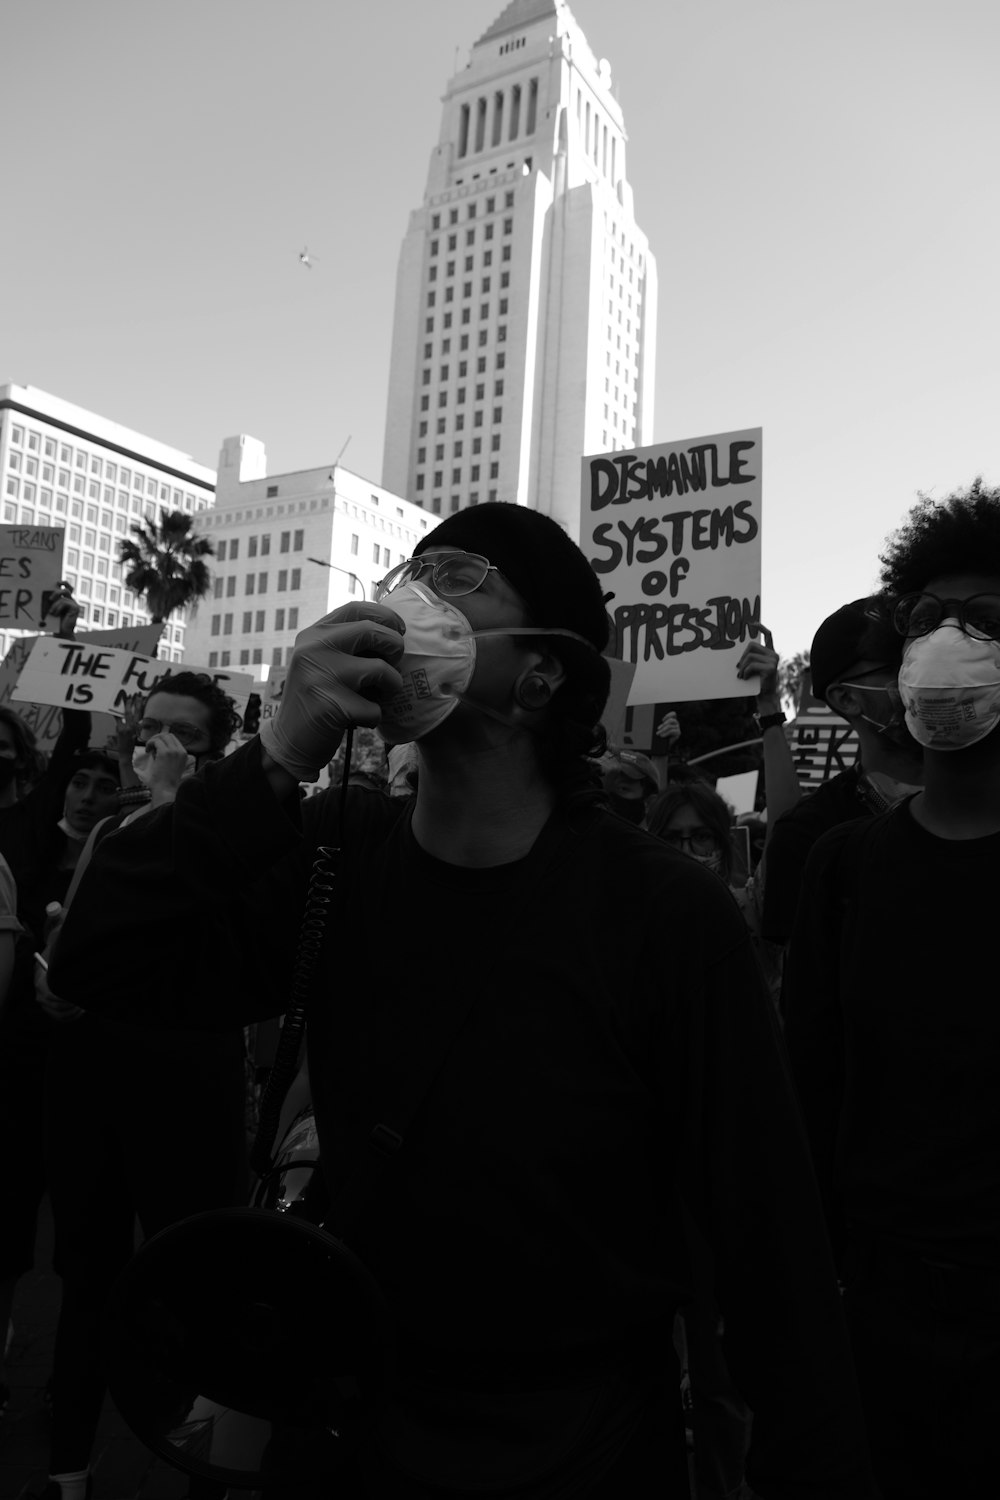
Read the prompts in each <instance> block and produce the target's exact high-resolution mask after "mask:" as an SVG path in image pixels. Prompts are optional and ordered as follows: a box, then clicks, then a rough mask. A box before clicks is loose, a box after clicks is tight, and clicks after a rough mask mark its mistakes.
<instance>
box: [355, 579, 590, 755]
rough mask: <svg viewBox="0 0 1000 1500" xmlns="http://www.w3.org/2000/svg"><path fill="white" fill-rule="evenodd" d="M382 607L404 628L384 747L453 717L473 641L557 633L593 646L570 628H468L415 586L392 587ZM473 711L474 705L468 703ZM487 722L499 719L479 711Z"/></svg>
mask: <svg viewBox="0 0 1000 1500" xmlns="http://www.w3.org/2000/svg"><path fill="white" fill-rule="evenodd" d="M388 607H389V608H390V609H391V610H393V611H394V613H396V614H397V615H399V617H400V619H401V620H402V622H403V624H404V625H405V626H406V634H405V635H404V636H403V654H402V656H401V657H400V659H399V661H398V662H396V663H395V667H396V670H397V672H398V673H399V675H400V676H401V677H402V679H403V687H402V691H401V692H399V693H397V694H396V696H395V697H394V698H392V699H390V701H389V702H388V703H385V704H383V705H382V718H381V721H380V723H379V726H378V728H379V733H380V734H381V736H382V738H383V739H384V740H385V741H386V743H387V744H389V745H404V744H408V743H410V742H412V741H413V740H421V739H423V738H424V736H425V735H427V734H430V732H431V730H432V729H436V728H437V727H438V725H439V724H443V723H444V721H445V719H447V717H448V715H449V714H452V713H454V711H455V709H456V708H457V707H458V705H459V703H460V702H462V701H463V699H464V697H465V693H466V691H467V689H468V686H469V684H470V682H471V681H472V675H473V673H474V672H475V670H476V641H477V640H478V639H481V638H482V637H483V636H490V635H508V636H510V635H526V636H541V635H561V636H568V637H569V638H570V639H571V640H574V641H581V642H582V643H583V644H584V645H586V646H589V647H590V649H591V650H592V651H593V650H594V649H595V648H594V646H593V644H592V643H591V642H590V641H588V640H586V639H585V637H584V636H581V635H577V633H576V632H575V631H573V630H553V629H544V628H541V627H539V628H537V629H536V628H535V627H534V626H530V625H520V626H518V625H510V626H502V627H498V628H496V629H493V630H473V628H472V626H471V625H470V623H469V621H468V619H467V618H466V616H465V615H464V614H463V613H462V611H461V610H460V609H456V607H455V606H454V605H453V604H452V603H451V602H450V601H449V600H447V599H441V598H439V597H438V595H437V594H435V593H433V592H432V590H430V589H428V588H426V587H425V586H424V585H423V584H421V583H408V584H404V586H403V587H402V588H399V589H395V590H394V591H393V593H392V594H391V595H390V597H389V600H388ZM468 701H470V702H472V704H473V707H479V706H480V705H478V704H476V703H475V702H474V700H468ZM483 712H484V713H487V714H488V715H489V717H490V718H497V719H502V720H503V722H507V721H506V720H505V719H503V715H501V714H497V713H494V711H493V710H492V709H486V708H485V706H484V707H483Z"/></svg>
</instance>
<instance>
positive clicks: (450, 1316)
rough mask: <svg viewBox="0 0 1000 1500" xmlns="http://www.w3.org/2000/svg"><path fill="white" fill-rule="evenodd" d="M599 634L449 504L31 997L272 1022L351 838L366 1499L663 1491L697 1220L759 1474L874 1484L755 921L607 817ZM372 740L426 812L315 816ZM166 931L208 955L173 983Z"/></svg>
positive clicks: (781, 1479)
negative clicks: (378, 1372) (311, 890)
mask: <svg viewBox="0 0 1000 1500" xmlns="http://www.w3.org/2000/svg"><path fill="white" fill-rule="evenodd" d="M607 640H608V623H607V615H606V611H605V605H604V600H603V597H602V593H601V588H600V584H599V582H598V579H597V577H596V575H595V574H594V572H593V570H592V568H591V567H590V565H589V563H588V562H587V560H586V558H585V557H584V555H583V553H582V552H581V551H580V549H579V548H578V547H577V546H576V544H575V543H574V542H572V541H571V540H570V538H569V537H568V536H567V535H566V533H565V532H564V531H563V530H562V528H561V527H560V526H559V525H558V524H557V523H556V522H555V521H554V520H552V519H551V518H550V517H547V516H545V515H542V514H540V513H538V512H537V511H533V510H529V509H528V508H526V507H523V506H518V505H510V504H504V503H491V504H488V505H481V506H476V507H470V508H469V509H467V510H464V511H461V512H458V513H456V514H455V515H452V516H450V517H449V518H448V519H447V520H445V521H444V522H442V523H441V524H440V525H439V526H438V527H436V528H435V529H434V530H433V531H431V532H429V533H428V534H427V536H425V537H424V538H422V539H421V542H420V545H419V546H418V548H417V550H416V552H415V554H414V556H413V557H411V558H409V559H407V560H406V561H405V562H403V563H402V564H400V565H399V567H398V568H397V569H394V570H393V572H392V573H390V574H389V575H388V576H387V577H386V578H385V579H384V580H383V581H382V583H381V585H380V586H379V590H378V596H377V599H376V600H375V601H374V602H371V603H364V604H360V603H356V604H351V605H347V606H345V607H344V608H342V609H339V610H336V611H334V613H333V614H331V615H328V616H326V617H325V618H324V619H322V620H320V621H318V622H317V623H316V624H315V625H313V626H311V627H310V628H309V629H307V630H305V631H303V632H302V633H301V634H300V635H299V637H298V639H297V641H296V645H295V650H294V652H293V655H292V659H291V662H290V664H289V667H288V675H287V678H286V682H285V688H284V692H283V695H282V699H281V706H280V709H279V711H278V713H277V715H276V717H275V718H273V719H269V720H266V721H265V722H264V723H263V724H262V725H261V730H260V735H259V737H258V738H257V739H255V740H252V741H250V742H249V743H248V744H247V745H246V746H245V747H244V748H241V749H240V750H238V751H236V753H235V754H233V755H231V756H229V757H227V758H226V759H225V760H224V761H222V762H219V763H216V764H213V765H209V766H207V767H206V768H205V770H204V771H203V772H202V773H201V774H199V775H198V776H196V777H193V778H191V779H190V780H188V781H186V782H184V783H182V785H181V786H180V788H179V790H178V793H177V798H176V800H175V802H174V804H173V806H172V807H170V808H160V809H158V810H156V811H154V812H152V813H151V814H149V815H148V816H146V817H143V818H141V819H139V820H138V821H137V822H135V823H134V824H132V825H131V826H130V827H129V828H126V829H124V830H123V831H122V832H121V833H119V834H116V835H115V836H114V837H113V838H109V839H107V840H105V842H104V844H103V845H102V846H101V847H100V848H99V849H98V850H97V852H96V854H95V856H94V860H93V863H92V865H91V868H90V870H88V872H87V874H86V875H85V876H84V878H83V881H82V882H81V884H80V887H79V890H78V892H77V896H76V899H75V901H74V903H73V906H72V907H71V909H70V912H69V915H68V918H67V922H66V925H65V927H64V929H63V932H62V935H61V937H60V940H59V944H58V947H57V949H56V952H55V955H54V959H53V968H52V976H51V977H52V983H53V987H54V988H55V989H56V991H57V992H58V993H61V994H63V995H64V996H65V997H66V998H67V999H68V1000H71V1001H73V1003H75V1004H77V1005H79V1006H81V1007H83V1008H84V1009H85V1010H88V1011H89V1010H96V1011H98V1012H100V1013H103V1014H111V1015H131V1016H135V1017H136V1018H137V1019H138V1018H139V1017H140V1016H142V1015H144V1016H145V1018H146V1020H147V1022H148V1023H150V1024H159V1025H162V1024H164V1023H172V1024H175V1025H177V1024H188V1025H201V1026H203V1027H210V1026H219V1025H221V1024H224V1023H225V1022H226V1020H227V1019H239V1020H243V1021H250V1020H254V1019H260V1018H263V1017H265V1016H270V1015H274V1014H276V1013H277V1012H278V1011H280V1010H281V1009H282V1008H283V1007H284V1005H285V1003H286V995H287V990H288V979H289V973H290V965H291V955H292V950H293V949H294V938H295V933H296V932H297V930H298V927H299V924H300V920H301V913H302V909H303V902H304V895H305V889H306V884H307V879H308V871H309V867H310V864H311V863H312V858H313V850H314V848H315V845H316V844H317V842H319V843H321V844H323V845H324V846H326V845H327V844H328V843H331V844H332V843H336V844H339V845H341V847H342V863H341V867H340V871H339V874H338V876H337V879H336V882H335V884H334V890H333V902H332V907H333V909H332V915H331V924H330V925H331V932H330V941H329V946H328V947H326V948H325V949H324V950H323V951H322V953H321V956H320V970H321V980H320V983H319V984H318V985H317V991H316V997H315V1004H314V1005H313V1007H312V1009H311V1010H310V1012H309V1022H308V1032H307V1046H308V1058H309V1076H310V1080H311V1084H312V1089H313V1103H314V1105H315V1110H316V1121H317V1128H318V1132H319V1140H320V1148H321V1159H322V1167H323V1172H324V1177H325V1179H326V1181H327V1182H328V1184H329V1189H330V1201H331V1211H330V1215H329V1218H328V1220H327V1222H328V1223H329V1224H330V1226H331V1227H332V1228H334V1229H335V1230H336V1232H338V1233H340V1234H341V1235H342V1236H343V1237H344V1238H345V1239H346V1241H347V1243H348V1244H349V1245H350V1246H351V1247H352V1249H354V1250H355V1252H356V1253H357V1254H358V1255H359V1256H360V1257H361V1259H362V1260H363V1261H364V1262H365V1263H366V1264H367V1266H368V1268H369V1270H370V1272H371V1273H372V1275H373V1276H374V1277H375V1278H376V1280H377V1281H378V1283H379V1284H380V1286H381V1288H382V1290H383V1293H384V1295H385V1297H386V1298H387V1300H388V1303H389V1304H390V1306H391V1309H392V1312H393V1315H394V1319H395V1327H396V1360H395V1375H394V1378H393V1381H392V1383H391V1386H390V1389H389V1391H388V1394H387V1399H386V1401H385V1402H384V1403H383V1404H382V1405H381V1406H380V1407H379V1409H378V1410H377V1412H374V1413H373V1423H374V1428H373V1431H372V1432H371V1434H370V1435H369V1438H368V1441H367V1442H366V1443H365V1444H364V1445H363V1447H362V1449H361V1454H360V1460H359V1464H358V1465H357V1467H356V1468H355V1469H354V1471H353V1472H351V1473H350V1474H346V1473H345V1474H344V1475H343V1476H342V1478H341V1482H340V1483H339V1484H338V1485H336V1486H335V1487H336V1489H337V1493H338V1494H343V1495H344V1496H345V1497H347V1496H350V1497H351V1500H358V1497H361V1496H368V1495H385V1494H392V1495H393V1496H394V1497H398V1500H417V1497H421V1500H426V1497H429V1496H434V1497H436V1500H445V1497H447V1496H452V1497H453V1500H457V1497H458V1496H461V1495H466V1496H467V1495H469V1494H473V1493H485V1492H486V1491H487V1490H488V1491H489V1492H490V1493H491V1494H492V1495H494V1496H495V1497H496V1500H505V1497H513V1496H515V1495H518V1496H524V1495H526V1494H529V1493H530V1494H531V1495H532V1496H533V1497H534V1500H555V1497H556V1496H559V1497H562V1500H571V1497H579V1500H583V1497H587V1500H610V1497H614V1500H617V1497H619V1496H623V1495H637V1494H645V1493H648V1492H649V1486H650V1485H652V1486H653V1487H654V1488H656V1489H658V1492H659V1493H662V1494H663V1495H664V1496H665V1497H672V1500H680V1497H685V1500H686V1497H687V1495H688V1493H689V1490H688V1475H687V1463H686V1453H685V1440H684V1428H683V1420H682V1410H681V1404H680V1392H679V1383H680V1382H679V1370H678V1365H677V1361H676V1356H675V1353H674V1348H673V1340H672V1330H673V1318H674V1311H675V1308H676V1306H677V1302H678V1300H679V1298H680V1296H681V1295H683V1288H684V1287H685V1286H686V1284H687V1283H688V1280H689V1277H690V1269H689V1258H688V1250H687V1244H686V1240H685V1232H684V1227H683V1226H684V1210H682V1203H683V1204H684V1205H686V1211H687V1212H688V1213H689V1216H690V1218H691V1219H692V1220H696V1221H697V1223H698V1225H699V1228H700V1232H701V1233H702V1234H703V1235H704V1237H705V1238H706V1239H707V1240H708V1241H709V1243H710V1245H711V1248H712V1252H713V1255H714V1264H715V1268H716V1290H717V1293H718V1297H719V1301H720V1304H721V1305H722V1306H724V1308H725V1313H726V1319H727V1324H726V1326H727V1330H728V1333H727V1339H728V1341H729V1351H730V1358H731V1364H732V1367H733V1373H734V1376H735V1377H736V1378H737V1379H738V1380H739V1383H740V1387H741V1390H742V1391H743V1392H744V1394H745V1396H746V1399H747V1400H748V1401H749V1402H750V1403H751V1405H752V1406H753V1409H754V1414H755V1423H754V1438H753V1443H752V1446H751V1452H750V1458H749V1463H748V1473H749V1477H750V1480H751V1483H752V1484H753V1486H754V1489H755V1490H756V1491H757V1492H758V1493H759V1494H760V1495H761V1496H762V1497H764V1500H767V1497H769V1496H775V1497H777V1496H780V1497H781V1500H807V1497H808V1500H859V1497H863V1496H868V1495H870V1494H872V1488H871V1482H870V1470H869V1464H868V1459H867V1454H866V1450H865V1444H864V1437H863V1432H862V1430H861V1420H860V1408H859V1404H858V1397H857V1392H856V1389H855V1386H854V1376H853V1371H852V1369H851V1366H850V1360H849V1352H848V1344H847V1335H846V1329H845V1328H844V1327H843V1323H842V1313H841V1308H840V1304H839V1300H838V1297H837V1289H836V1281H835V1277H834V1273H833V1265H832V1260H831V1257H830V1252H829V1246H828V1243H827V1240H826V1234H825V1230H824V1227H823V1224H822V1213H821V1207H820V1203H819V1198H818V1194H817V1191H816V1185H815V1179H814V1176H813V1173H812V1169H811V1166H810V1164H809V1160H808V1151H807V1147H806V1142H805V1139H804V1136H803V1134H802V1130H801V1125H800V1122H799V1118H798V1112H797V1108H796V1105H795V1101H794V1096H793V1093H792V1089H791V1084H790V1080H789V1078H788V1075H787V1071H786V1068H785V1064H784V1060H783V1057H782V1054H781V1049H780V1045H779V1042H778V1038H777V1034H776V1030H775V1023H774V1017H773V1014H772V1011H771V1007H770V1004H769V1002H768V999H767V997H766V995H765V994H764V992H763V989H762V986H761V981H760V976H759V974H758V971H757V968H756V965H755V963H754V961H753V956H752V953H751V951H750V945H749V940H748V936H747V932H746V929H745V927H744V924H743V922H742V921H741V919H740V916H739V913H738V911H737V910H736V907H735V905H734V904H733V902H732V901H731V899H730V897H729V895H728V894H727V892H726V891H725V889H724V887H723V886H722V884H721V883H720V882H719V881H718V880H717V879H716V877H715V876H714V875H712V874H711V873H710V872H708V871H706V870H702V869H700V868H699V866H698V865H697V864H696V863H695V862H694V861H693V860H689V859H685V858H682V857H681V856H680V855H679V854H677V853H676V852H675V851H674V850H672V849H670V848H668V847H667V846H666V845H665V844H663V843H662V842H660V841H659V840H657V839H653V838H651V837H650V836H649V835H648V834H647V833H645V832H644V831H643V830H641V829H639V828H635V827H633V826H631V825H630V824H629V823H627V822H626V821H625V820H624V819H622V818H619V817H617V816H615V815H614V814H613V813H611V812H610V811H608V810H607V808H606V807H604V806H603V804H602V793H601V787H600V784H599V781H598V778H597V776H596V773H595V770H594V766H593V762H592V757H593V756H595V755H599V754H600V753H601V750H602V749H603V742H604V732H603V729H602V727H601V714H602V711H603V709H604V706H605V702H606V699H607V695H608V688H609V680H610V670H609V667H608V663H607V660H606V659H605V657H604V656H603V655H602V653H603V651H604V650H605V648H606V645H607ZM357 724H367V725H378V726H379V729H380V732H381V734H382V736H383V738H384V739H385V740H386V742H387V743H389V744H392V745H395V744H401V743H406V742H411V741H412V742H415V743H416V747H417V756H418V760H419V775H418V778H417V786H416V794H415V796H413V797H406V798H395V797H383V796H373V795H372V794H371V793H370V792H369V791H367V790H364V789H352V788H351V787H350V785H349V784H348V786H347V789H346V791H345V792H344V800H343V804H341V802H340V800H339V798H340V794H339V791H331V792H327V793H320V794H318V795H316V796H313V797H309V798H307V799H305V801H303V800H302V799H301V798H300V796H299V786H300V783H301V782H303V781H305V782H314V781H315V780H316V779H317V777H318V775H319V773H320V770H321V768H322V767H323V766H325V765H327V764H328V763H329V761H330V758H331V756H332V754H333V753H334V751H335V750H336V748H337V746H338V744H339V743H340V741H341V738H342V736H343V735H344V733H345V732H346V731H347V730H348V729H349V728H350V727H352V726H354V725H357ZM181 932H183V933H184V934H185V940H186V947H187V949H188V951H190V952H192V953H196V954H197V955H198V963H197V965H196V966H191V965H188V966H187V967H186V968H185V972H184V975H183V982H180V983H178V982H177V981H178V979H179V977H180V976H179V975H178V973H177V970H176V966H175V965H174V964H172V963H169V962H163V959H164V956H165V955H167V954H168V953H169V952H170V947H171V945H172V944H173V943H174V941H175V939H176V935H177V934H178V933H181ZM152 956H156V961H153V962H150V961H149V960H150V958H151V957H152ZM137 971H138V972H140V973H141V976H142V982H141V984H140V985H139V986H138V987H137V985H136V982H135V975H136V972H137ZM414 1089H417V1094H418V1101H419V1108H416V1109H415V1110H414V1108H413V1107H412V1106H413V1092H414ZM407 1096H409V1100H410V1103H409V1105H408V1104H407V1102H406V1100H407ZM383 1146H386V1147H388V1148H389V1149H388V1151H387V1153H386V1158H385V1161H384V1171H380V1168H379V1162H380V1161H381V1159H382V1158H381V1155H380V1152H381V1149H382V1147H383ZM372 1162H374V1163H375V1165H374V1167H369V1163H372ZM369 1171H374V1172H377V1173H378V1174H379V1175H378V1176H377V1179H375V1180H372V1179H370V1178H369V1176H368V1173H369ZM359 1179H360V1183H361V1185H360V1186H358V1183H359Z"/></svg>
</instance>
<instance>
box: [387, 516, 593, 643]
mask: <svg viewBox="0 0 1000 1500" xmlns="http://www.w3.org/2000/svg"><path fill="white" fill-rule="evenodd" d="M434 547H460V548H461V549H462V551H463V552H478V553H479V555H480V556H481V557H485V558H487V559H488V561H489V562H491V563H492V564H493V566H494V567H496V568H499V569H500V572H501V573H502V574H503V576H504V577H505V578H506V579H507V581H508V583H510V584H512V585H513V587H514V588H515V589H516V590H517V592H518V593H519V594H520V596H521V598H522V599H523V600H524V602H525V604H526V605H527V606H528V610H529V612H530V614H531V623H532V624H533V625H548V626H556V627H559V626H561V627H562V628H563V629H564V630H575V631H576V632H577V634H578V635H582V636H585V637H586V639H587V640H588V641H591V642H593V645H594V649H595V650H596V651H603V650H604V648H605V646H606V645H607V641H608V617H607V613H606V611H605V608H604V600H603V598H602V595H601V585H600V582H599V581H598V577H597V574H596V573H595V572H594V570H593V568H592V567H591V566H590V564H589V563H588V561H587V559H586V558H585V557H584V555H583V553H582V552H581V551H580V549H579V547H578V546H577V545H576V543H575V542H574V541H572V540H571V539H570V538H569V537H568V536H567V535H566V533H565V531H563V529H562V527H561V526H560V525H559V523H558V522H557V521H553V519H552V517H551V516H545V515H542V513H541V512H540V511H537V510H529V509H528V507H527V506H526V505H509V504H507V503H506V502H505V501H502V500H493V501H490V502H489V504H487V505H474V506H469V507H468V509H466V510H460V511H457V512H456V514H455V515H453V516H449V517H448V518H447V520H445V521H442V522H441V524H440V526H436V527H435V528H434V530H433V531H432V532H430V533H429V535H427V536H425V537H423V538H422V539H421V541H420V543H419V545H418V546H417V547H415V548H414V556H419V554H420V553H421V552H427V551H428V550H429V549H432V548H434Z"/></svg>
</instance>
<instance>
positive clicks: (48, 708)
mask: <svg viewBox="0 0 1000 1500" xmlns="http://www.w3.org/2000/svg"><path fill="white" fill-rule="evenodd" d="M162 633H163V626H162V625H133V626H122V627H121V629H118V630H88V631H83V632H81V633H80V634H79V635H76V636H74V637H73V639H74V640H75V641H77V642H79V643H81V644H85V645H88V646H115V647H117V648H118V649H119V650H121V651H131V652H142V653H143V654H144V655H150V654H151V653H152V652H153V651H155V650H156V644H157V642H158V641H159V639H160V636H161V634H162ZM37 639H38V637H37V636H33V635H26V636H20V637H19V638H18V639H17V640H15V641H14V642H12V644H11V648H10V650H9V651H8V652H7V655H6V656H5V657H4V659H3V662H2V664H0V705H6V706H7V707H9V708H13V710H14V712H15V713H16V714H17V715H18V717H19V718H21V719H23V720H24V722H25V724H27V726H28V728H29V729H30V730H31V731H32V733H33V734H34V736H35V741H36V743H37V745H38V748H39V750H42V751H44V752H45V753H46V754H50V753H51V752H52V749H53V748H54V746H55V743H56V740H57V739H58V738H59V734H60V731H61V729H62V713H61V711H60V710H59V709H58V708H57V707H56V706H55V705H54V704H51V703H25V702H23V701H21V700H18V701H17V702H13V703H12V702H11V699H12V697H13V694H14V689H15V687H16V686H17V679H18V677H19V676H20V673H21V669H22V667H23V666H24V664H25V662H26V661H27V660H28V657H29V655H30V654H31V648H32V646H33V645H34V644H35V641H36V640H37ZM115 732H116V725H115V721H114V720H113V719H111V718H110V717H109V716H107V715H105V714H97V715H95V717H94V721H93V723H92V724H91V730H90V743H91V745H93V746H94V747H95V748H97V747H100V746H103V745H105V744H106V743H108V742H110V741H112V740H113V739H114V735H115Z"/></svg>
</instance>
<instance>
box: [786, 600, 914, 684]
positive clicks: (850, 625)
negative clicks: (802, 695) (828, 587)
mask: <svg viewBox="0 0 1000 1500" xmlns="http://www.w3.org/2000/svg"><path fill="white" fill-rule="evenodd" d="M902 649H903V641H902V638H901V637H900V636H899V635H898V634H897V633H896V631H895V630H894V629H893V626H892V620H891V617H890V614H889V610H888V608H887V605H886V602H885V600H884V599H883V598H882V597H881V595H878V594H873V595H871V596H869V597H868V598H866V599H854V600H853V601H852V602H851V603H850V604H844V605H842V606H841V608H840V609H838V610H835V611H834V613H833V614H832V615H829V616H828V617H827V618H826V619H825V620H824V621H823V623H822V625H821V626H820V627H819V629H818V630H817V632H816V634H815V635H814V636H813V643H812V647H811V648H810V651H809V671H810V675H811V678H812V690H813V692H814V693H815V695H816V697H817V698H825V697H826V694H827V690H828V689H829V688H830V687H832V685H833V684H834V683H835V682H837V681H839V679H840V678H842V677H843V676H845V674H846V673H848V672H849V671H850V670H851V668H852V667H854V666H856V665H857V664H858V663H860V662H868V663H870V664H871V666H872V667H876V666H885V667H892V668H897V669H898V667H899V663H900V660H901V658H902Z"/></svg>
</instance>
